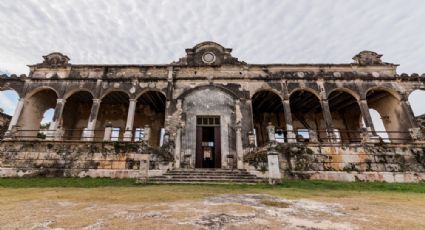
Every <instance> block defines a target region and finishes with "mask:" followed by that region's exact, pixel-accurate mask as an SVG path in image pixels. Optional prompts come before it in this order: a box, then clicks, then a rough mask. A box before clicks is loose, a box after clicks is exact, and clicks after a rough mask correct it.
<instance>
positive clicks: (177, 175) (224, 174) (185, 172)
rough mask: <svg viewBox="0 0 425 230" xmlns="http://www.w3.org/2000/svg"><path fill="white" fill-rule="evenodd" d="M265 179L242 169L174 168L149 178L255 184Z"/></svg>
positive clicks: (190, 181) (179, 181)
mask: <svg viewBox="0 0 425 230" xmlns="http://www.w3.org/2000/svg"><path fill="white" fill-rule="evenodd" d="M262 182H265V180H264V179H262V178H258V177H257V176H255V175H252V174H250V173H249V172H248V171H246V170H240V169H234V170H229V169H174V170H171V171H167V172H166V173H164V174H163V175H162V176H155V177H151V178H149V183H220V184H222V183H243V184H255V183H262Z"/></svg>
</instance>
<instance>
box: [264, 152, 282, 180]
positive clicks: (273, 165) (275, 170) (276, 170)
mask: <svg viewBox="0 0 425 230" xmlns="http://www.w3.org/2000/svg"><path fill="white" fill-rule="evenodd" d="M267 164H268V170H269V184H276V183H280V182H281V180H282V174H281V173H280V167H279V153H278V152H276V150H274V149H273V148H270V149H269V150H268V151H267Z"/></svg>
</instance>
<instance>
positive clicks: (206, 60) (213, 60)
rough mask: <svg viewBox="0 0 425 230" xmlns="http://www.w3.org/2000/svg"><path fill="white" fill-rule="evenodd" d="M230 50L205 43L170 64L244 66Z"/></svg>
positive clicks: (209, 42) (211, 43)
mask: <svg viewBox="0 0 425 230" xmlns="http://www.w3.org/2000/svg"><path fill="white" fill-rule="evenodd" d="M231 52H232V49H230V48H225V47H223V46H222V45H220V44H218V43H215V42H211V41H206V42H201V43H199V44H197V45H195V46H194V47H193V48H190V49H186V56H185V57H182V58H180V59H179V60H178V61H177V62H173V63H172V64H177V65H189V66H220V65H223V64H233V65H238V64H246V63H245V62H241V61H239V60H238V59H237V58H234V57H232V55H231V54H230V53H231Z"/></svg>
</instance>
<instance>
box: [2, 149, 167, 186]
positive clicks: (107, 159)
mask: <svg viewBox="0 0 425 230" xmlns="http://www.w3.org/2000/svg"><path fill="white" fill-rule="evenodd" d="M137 151H138V145H137V144H134V143H128V142H91V143H87V142H54V141H52V142H49V141H3V142H1V143H0V177H30V176H67V177H68V176H69V177H111V178H136V177H139V174H140V171H139V167H140V161H141V160H142V159H144V158H143V157H142V156H143V154H141V153H138V152H137ZM168 167H169V164H168V163H167V164H166V165H164V166H163V167H161V168H160V169H158V170H150V171H149V174H152V175H160V174H162V173H163V171H165V170H166V169H167V168H168Z"/></svg>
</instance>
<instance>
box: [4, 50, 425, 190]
mask: <svg viewBox="0 0 425 230" xmlns="http://www.w3.org/2000/svg"><path fill="white" fill-rule="evenodd" d="M231 51H232V49H229V48H225V47H223V46H221V45H220V44H217V43H214V42H203V43H200V44H197V45H196V46H194V47H193V48H190V49H186V55H185V56H184V57H182V58H180V59H179V60H177V61H175V62H172V63H171V64H159V65H138V64H137V65H133V64H131V65H130V64H129V65H101V64H71V63H70V58H69V57H67V56H66V55H64V54H62V53H58V52H54V53H51V54H48V55H46V56H43V58H44V60H43V62H41V63H39V64H34V65H29V69H30V72H29V74H28V76H26V75H21V76H16V75H11V76H5V75H4V76H1V78H0V89H1V90H10V89H11V90H14V91H16V92H17V94H18V95H19V97H20V100H19V102H18V104H17V108H16V111H15V113H14V115H13V117H12V119H11V121H10V124H9V126H8V130H7V132H6V133H5V137H4V139H3V140H2V142H1V143H0V176H2V177H8V176H33V175H59V176H80V177H81V176H91V177H138V176H140V174H141V171H142V168H145V167H146V166H143V167H142V163H141V162H145V160H146V159H150V161H149V162H150V163H149V165H148V169H147V171H148V172H147V175H149V176H152V177H153V178H154V179H155V178H156V179H157V180H158V181H161V179H163V180H164V181H167V180H168V181H170V180H184V179H187V178H184V177H183V174H182V175H180V176H181V177H179V175H178V173H177V172H189V171H190V172H196V171H198V172H199V171H202V170H197V169H204V168H214V169H220V170H215V171H217V172H221V171H222V172H227V171H226V170H228V169H235V170H233V171H232V172H237V173H239V174H240V175H244V176H246V178H251V179H253V178H254V177H249V176H248V174H249V175H255V178H261V177H263V178H264V177H265V178H267V177H268V178H275V179H282V178H304V179H307V178H311V179H329V180H347V181H353V180H365V181H373V180H376V181H390V182H391V181H400V182H404V181H415V182H418V181H424V180H425V173H424V171H425V170H424V167H425V142H424V138H423V136H424V135H423V134H424V128H423V122H422V123H421V122H419V121H418V120H417V119H416V118H415V116H414V115H413V112H412V109H411V107H410V104H409V102H408V100H407V98H408V96H409V94H410V93H411V92H413V91H414V90H425V75H418V74H412V75H407V74H397V72H396V69H397V66H398V65H396V64H391V63H386V62H383V61H382V60H381V56H382V55H380V54H377V53H375V52H371V51H362V52H360V53H359V54H357V55H355V56H354V58H353V60H354V62H352V63H347V64H249V63H246V62H244V61H241V60H238V59H237V58H235V57H233V56H232V55H231ZM48 109H54V115H53V118H52V121H51V122H50V125H49V127H48V130H45V131H43V133H42V134H43V135H40V122H41V120H42V119H43V114H44V112H45V111H46V110H48ZM370 109H374V110H376V111H377V112H378V113H379V115H380V117H381V118H382V121H383V123H384V126H385V130H376V129H375V128H374V127H375V126H374V123H373V121H372V118H371V115H370V112H369V111H370ZM380 132H385V133H386V135H387V138H386V137H382V135H379V134H380ZM145 155H148V156H149V157H148V158H145V157H142V156H145ZM145 163H146V162H145ZM211 171H213V170H211ZM173 172H174V174H173ZM199 175H201V174H199ZM199 175H198V176H199ZM228 176H229V178H230V175H228ZM198 179H199V178H198ZM233 179H235V181H236V177H235V178H233ZM242 179H243V178H240V180H242ZM242 181H243V180H242Z"/></svg>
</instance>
